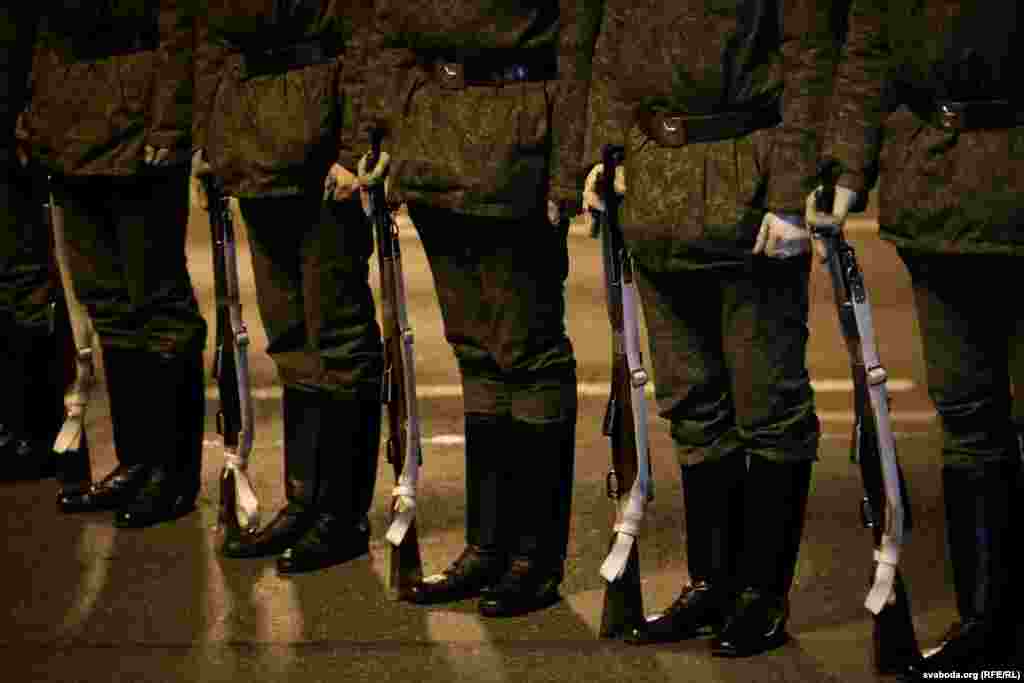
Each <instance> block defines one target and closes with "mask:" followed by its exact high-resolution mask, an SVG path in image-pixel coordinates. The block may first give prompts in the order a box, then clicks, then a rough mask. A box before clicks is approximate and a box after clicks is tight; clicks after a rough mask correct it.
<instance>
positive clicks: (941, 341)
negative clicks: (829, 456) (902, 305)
mask: <svg viewBox="0 0 1024 683" xmlns="http://www.w3.org/2000/svg"><path fill="white" fill-rule="evenodd" d="M899 254H900V257H901V258H902V259H903V262H904V263H905V264H906V266H907V270H908V271H909V272H910V277H911V282H912V285H913V289H914V303H915V306H916V309H917V318H918V323H919V325H920V328H921V330H920V331H921V341H922V344H923V346H924V359H925V366H926V367H927V373H928V375H927V376H928V394H929V396H931V399H932V402H933V403H934V404H935V408H936V410H937V411H938V413H939V416H940V418H941V420H942V459H943V464H945V465H948V466H952V467H962V468H978V469H981V468H983V467H984V466H985V465H986V464H989V463H996V462H999V461H1006V462H1010V461H1012V460H1013V459H1015V458H1017V457H1020V456H1018V453H1017V447H1016V443H1015V442H1016V434H1015V431H1016V432H1024V305H1022V304H1021V301H1020V297H1019V292H1020V291H1021V286H1020V272H1021V267H1022V266H1024V259H1021V258H1017V257H1013V256H1004V255H988V254H935V253H926V252H920V251H910V250H906V249H900V251H899ZM964 273H976V274H981V273H984V274H985V276H984V278H978V277H963V274H964ZM995 301H998V302H999V303H998V304H996V305H995V306H993V302H995ZM1011 388H1012V393H1011Z"/></svg>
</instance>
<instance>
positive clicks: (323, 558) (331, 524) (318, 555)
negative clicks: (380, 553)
mask: <svg viewBox="0 0 1024 683" xmlns="http://www.w3.org/2000/svg"><path fill="white" fill-rule="evenodd" d="M369 552H370V533H369V529H368V528H367V527H365V526H363V525H356V526H355V527H351V526H349V527H344V526H342V525H341V524H340V523H339V522H338V521H337V520H336V518H334V517H333V516H332V515H323V516H321V518H320V519H319V520H317V522H316V523H315V524H314V525H313V526H312V527H311V528H310V529H309V530H308V531H306V533H304V534H303V535H302V537H301V538H299V540H298V541H296V543H295V544H294V545H293V546H291V547H290V548H287V549H286V550H285V551H284V553H282V555H281V557H279V558H277V573H278V574H281V575H283V576H288V575H291V574H302V573H305V572H312V571H317V570H318V569H326V568H328V567H333V566H335V565H339V564H344V563H345V562H349V561H351V560H354V559H356V558H359V557H362V556H363V555H367V554H369Z"/></svg>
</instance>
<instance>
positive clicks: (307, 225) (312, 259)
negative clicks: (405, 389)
mask: <svg viewBox="0 0 1024 683" xmlns="http://www.w3.org/2000/svg"><path fill="white" fill-rule="evenodd" d="M321 192H322V186H321ZM239 207H240V209H241V213H242V218H243V219H244V221H245V225H246V229H247V230H248V235H249V247H250V249H251V251H252V265H253V273H254V275H255V278H256V296H257V302H258V304H259V310H260V318H261V319H262V322H263V327H264V329H265V330H266V333H267V338H268V341H269V344H268V346H267V353H268V354H270V357H271V358H273V360H274V363H275V364H276V366H277V371H278V375H279V376H280V379H281V383H282V384H284V385H285V386H290V387H293V388H302V389H306V390H315V391H330V392H332V393H335V394H338V395H347V396H353V397H354V396H360V397H364V398H366V399H372V400H379V398H380V383H381V377H382V373H383V365H384V351H383V346H382V344H381V336H380V328H379V327H378V325H377V321H376V318H375V317H374V304H373V293H372V291H371V290H370V284H369V259H370V255H371V254H372V253H373V236H372V233H371V231H370V227H369V223H368V222H367V220H366V216H365V215H364V214H363V212H362V208H361V207H360V206H359V202H358V200H354V199H353V200H348V201H344V202H323V201H321V198H320V192H313V191H310V192H307V193H305V194H302V195H290V196H284V197H264V198H257V199H241V200H239Z"/></svg>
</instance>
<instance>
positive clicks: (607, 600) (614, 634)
mask: <svg viewBox="0 0 1024 683" xmlns="http://www.w3.org/2000/svg"><path fill="white" fill-rule="evenodd" d="M612 543H614V540H613V541H612ZM644 623H645V617H644V601H643V592H642V591H641V589H640V552H639V550H638V549H637V543H635V542H634V543H633V547H632V548H630V550H629V559H628V560H626V569H625V571H624V572H623V573H622V576H620V577H619V578H618V579H616V580H615V581H606V582H605V589H604V606H603V607H602V609H601V630H600V631H599V632H598V636H600V637H601V638H621V637H622V636H624V635H626V634H628V633H629V632H630V631H632V630H633V629H639V628H642V627H643V625H644Z"/></svg>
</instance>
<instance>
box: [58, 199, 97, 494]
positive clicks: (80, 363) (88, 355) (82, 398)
mask: <svg viewBox="0 0 1024 683" xmlns="http://www.w3.org/2000/svg"><path fill="white" fill-rule="evenodd" d="M50 180H51V182H50V184H51V185H52V179H50ZM44 208H45V210H44V220H47V222H48V223H49V225H50V228H51V230H52V233H53V251H54V255H55V256H56V260H57V269H58V270H59V271H60V280H61V286H62V287H63V289H64V302H65V304H66V305H67V315H68V320H69V321H70V327H71V337H72V340H73V341H74V345H75V377H74V380H73V381H72V382H71V384H70V386H68V387H67V389H66V390H65V392H64V411H65V414H64V424H63V425H62V426H61V428H60V432H58V434H57V438H56V439H54V442H53V451H54V453H59V454H61V457H60V459H59V460H58V466H57V470H58V474H57V476H58V479H60V482H61V484H62V485H63V491H65V492H70V491H71V490H85V488H87V487H88V486H89V484H90V482H91V480H92V468H91V467H90V463H89V444H88V440H87V439H86V433H85V412H86V409H87V408H88V406H89V400H90V398H91V397H92V390H93V386H94V384H95V379H96V367H95V363H94V361H93V350H94V349H97V348H99V339H98V337H97V336H96V332H95V330H94V329H93V326H92V318H90V317H89V312H88V311H86V309H85V306H84V305H82V303H81V302H80V301H79V300H78V296H77V295H76V294H75V286H74V282H73V281H72V280H71V265H70V262H69V260H68V253H67V249H68V247H67V242H66V241H65V237H64V211H63V209H61V207H60V205H58V204H57V201H56V199H55V198H54V195H53V192H52V191H51V192H50V193H49V197H48V202H47V204H46V205H45V207H44ZM54 303H55V304H56V302H54ZM55 313H56V312H55ZM54 317H56V316H54Z"/></svg>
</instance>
